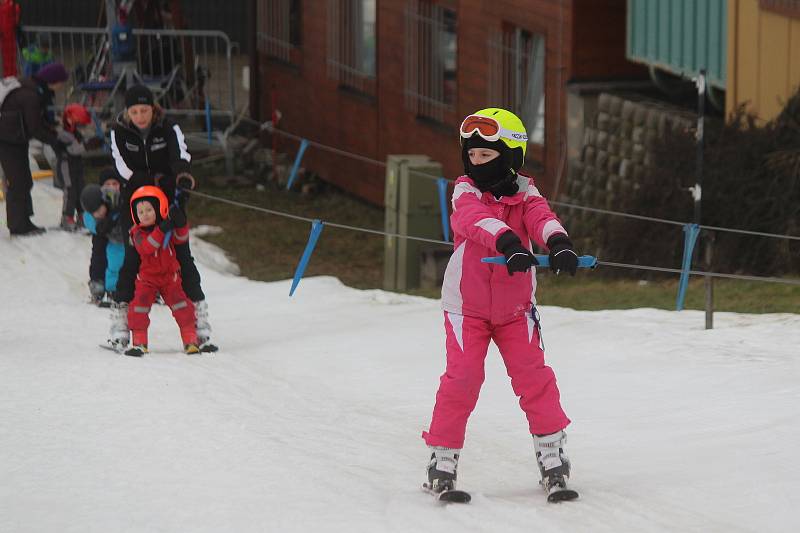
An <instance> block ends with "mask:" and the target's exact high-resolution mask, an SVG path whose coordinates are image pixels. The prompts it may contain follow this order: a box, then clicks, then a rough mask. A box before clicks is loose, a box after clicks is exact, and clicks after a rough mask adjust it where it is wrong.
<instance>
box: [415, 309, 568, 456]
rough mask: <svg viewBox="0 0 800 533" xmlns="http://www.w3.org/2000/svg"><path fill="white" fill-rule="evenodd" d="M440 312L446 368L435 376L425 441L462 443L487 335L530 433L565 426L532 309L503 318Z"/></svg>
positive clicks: (474, 400)
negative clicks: (502, 320)
mask: <svg viewBox="0 0 800 533" xmlns="http://www.w3.org/2000/svg"><path fill="white" fill-rule="evenodd" d="M444 315H445V319H444V327H445V331H446V333H447V343H446V346H447V368H446V369H445V372H444V374H442V377H441V378H440V380H439V391H438V392H437V393H436V405H435V406H434V408H433V418H432V420H431V425H430V429H429V430H428V431H425V432H423V433H422V438H423V439H425V442H426V443H427V444H428V445H429V446H445V447H448V448H462V447H463V446H464V434H465V432H466V428H467V419H468V418H469V415H470V413H472V410H473V409H474V408H475V404H476V403H477V402H478V394H479V393H480V390H481V385H482V384H483V380H484V375H485V374H484V361H485V359H486V351H487V350H488V348H489V341H490V340H494V342H495V344H497V347H498V348H499V349H500V354H501V355H502V357H503V362H504V363H505V365H506V370H507V372H508V375H509V377H510V378H511V387H512V388H513V389H514V393H515V394H516V395H517V396H518V397H519V405H520V407H522V410H523V411H525V416H527V418H528V426H529V429H530V432H531V434H536V435H547V434H550V433H555V432H556V431H559V430H561V429H564V428H565V427H567V425H568V424H569V422H570V420H569V418H567V415H566V414H565V413H564V411H563V410H562V409H561V402H560V395H559V392H558V386H557V385H556V376H555V373H554V372H553V369H552V368H550V367H549V366H547V365H546V364H545V363H544V351H542V349H541V348H540V346H539V331H538V327H537V325H536V323H535V322H534V320H533V319H532V318H531V316H530V313H526V314H525V315H522V316H520V317H517V318H514V319H513V320H512V321H511V322H508V323H505V324H492V323H491V322H489V321H488V320H483V319H480V318H474V317H469V316H462V315H457V314H454V313H447V312H445V314H444Z"/></svg>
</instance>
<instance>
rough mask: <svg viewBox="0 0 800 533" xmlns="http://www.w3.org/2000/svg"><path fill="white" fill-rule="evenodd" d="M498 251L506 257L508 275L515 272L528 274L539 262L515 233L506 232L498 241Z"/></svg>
mask: <svg viewBox="0 0 800 533" xmlns="http://www.w3.org/2000/svg"><path fill="white" fill-rule="evenodd" d="M497 251H498V252H500V253H501V254H503V255H504V256H506V269H508V274H509V275H510V276H511V275H514V272H527V271H528V270H530V269H531V267H532V266H535V265H538V264H539V262H538V261H536V258H535V257H534V256H533V254H532V253H531V251H530V250H528V249H527V248H525V247H524V246H522V242H521V241H520V240H519V237H517V235H516V234H515V233H514V232H513V231H506V232H505V233H503V234H502V235H500V238H499V239H497Z"/></svg>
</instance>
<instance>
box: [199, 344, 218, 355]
mask: <svg viewBox="0 0 800 533" xmlns="http://www.w3.org/2000/svg"><path fill="white" fill-rule="evenodd" d="M218 350H219V346H217V345H216V344H211V343H210V342H208V341H206V342H204V343H203V344H201V345H200V351H201V352H203V353H214V352H216V351H218Z"/></svg>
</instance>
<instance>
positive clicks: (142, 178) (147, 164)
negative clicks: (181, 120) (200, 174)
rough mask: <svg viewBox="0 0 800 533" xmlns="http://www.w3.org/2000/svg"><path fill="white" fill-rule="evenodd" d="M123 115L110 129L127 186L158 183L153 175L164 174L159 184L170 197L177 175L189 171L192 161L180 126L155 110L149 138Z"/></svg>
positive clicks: (116, 161)
mask: <svg viewBox="0 0 800 533" xmlns="http://www.w3.org/2000/svg"><path fill="white" fill-rule="evenodd" d="M123 117H124V114H120V115H119V116H118V117H117V121H116V124H114V126H113V128H112V129H111V155H112V156H113V158H114V165H115V166H116V168H117V172H118V173H119V175H120V176H121V177H122V179H123V180H124V182H125V188H126V189H127V190H128V191H130V192H132V191H134V190H136V189H137V188H139V187H141V186H143V185H155V182H154V177H155V176H156V175H158V174H161V175H162V176H163V179H162V180H161V181H160V182H159V183H158V185H159V186H160V187H161V188H162V189H164V192H165V193H167V196H168V197H169V198H170V200H171V198H172V194H173V193H174V191H175V177H176V176H177V175H178V174H180V173H182V172H189V169H190V163H191V161H192V156H191V154H189V150H188V149H187V147H186V138H185V137H184V135H183V132H182V131H181V128H180V126H178V125H177V124H175V123H174V122H172V121H171V120H169V119H168V118H167V117H165V116H163V115H162V114H161V113H159V112H158V111H156V112H155V116H154V118H153V123H152V126H151V127H150V131H149V132H148V134H147V138H144V137H142V134H141V132H140V131H139V130H138V129H137V128H136V127H135V126H134V125H133V124H132V123H131V122H130V121H129V120H126V119H125V118H123ZM130 192H129V194H130Z"/></svg>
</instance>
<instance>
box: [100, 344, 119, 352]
mask: <svg viewBox="0 0 800 533" xmlns="http://www.w3.org/2000/svg"><path fill="white" fill-rule="evenodd" d="M98 346H99V347H101V348H104V349H106V350H110V351H112V352H114V353H120V354H121V353H122V350H118V349H116V348H114V347H113V346H111V345H110V344H98Z"/></svg>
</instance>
